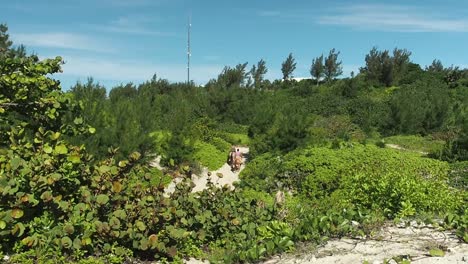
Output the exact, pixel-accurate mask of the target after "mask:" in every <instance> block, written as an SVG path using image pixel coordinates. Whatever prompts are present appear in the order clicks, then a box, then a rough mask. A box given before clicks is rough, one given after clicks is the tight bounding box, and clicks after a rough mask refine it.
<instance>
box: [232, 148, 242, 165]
mask: <svg viewBox="0 0 468 264" xmlns="http://www.w3.org/2000/svg"><path fill="white" fill-rule="evenodd" d="M241 165H242V152H240V150H239V148H237V149H236V152H235V153H234V169H235V170H239V169H240V167H241Z"/></svg>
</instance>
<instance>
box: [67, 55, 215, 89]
mask: <svg viewBox="0 0 468 264" xmlns="http://www.w3.org/2000/svg"><path fill="white" fill-rule="evenodd" d="M63 58H64V60H65V65H64V66H63V72H64V73H63V75H64V76H68V77H75V78H79V79H83V80H85V79H86V78H87V77H89V76H91V77H93V78H94V79H96V80H113V81H117V82H129V81H132V82H143V81H145V80H149V79H151V77H152V76H153V74H156V75H157V76H158V78H163V79H168V80H170V81H173V82H181V81H185V78H186V74H187V73H186V70H187V68H186V65H185V64H167V65H162V64H151V63H148V62H144V61H126V60H114V59H99V58H86V57H74V56H63ZM222 68H223V66H221V65H207V64H204V65H193V66H192V67H191V72H190V73H191V74H190V75H191V78H192V79H193V80H194V81H195V82H196V83H199V84H202V83H205V82H207V81H208V80H210V79H211V78H215V77H216V76H217V75H218V73H220V72H221V70H222Z"/></svg>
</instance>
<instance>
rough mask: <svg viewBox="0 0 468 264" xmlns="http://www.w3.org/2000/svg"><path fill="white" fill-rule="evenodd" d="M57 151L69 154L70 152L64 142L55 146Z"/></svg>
mask: <svg viewBox="0 0 468 264" xmlns="http://www.w3.org/2000/svg"><path fill="white" fill-rule="evenodd" d="M55 153H57V154H67V153H68V149H67V146H65V145H63V144H60V145H57V146H55Z"/></svg>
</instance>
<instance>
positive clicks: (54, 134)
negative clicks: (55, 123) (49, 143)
mask: <svg viewBox="0 0 468 264" xmlns="http://www.w3.org/2000/svg"><path fill="white" fill-rule="evenodd" d="M60 135H61V134H60V132H55V133H52V135H50V139H52V140H57V139H58V138H59V137H60Z"/></svg>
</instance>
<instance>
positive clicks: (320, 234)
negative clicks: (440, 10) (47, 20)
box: [0, 25, 468, 263]
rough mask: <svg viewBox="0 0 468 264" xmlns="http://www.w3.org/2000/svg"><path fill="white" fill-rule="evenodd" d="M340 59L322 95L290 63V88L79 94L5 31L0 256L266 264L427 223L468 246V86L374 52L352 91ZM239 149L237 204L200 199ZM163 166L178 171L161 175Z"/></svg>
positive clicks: (163, 85) (150, 86) (85, 88)
mask: <svg viewBox="0 0 468 264" xmlns="http://www.w3.org/2000/svg"><path fill="white" fill-rule="evenodd" d="M339 54H340V53H339V52H338V51H336V50H335V49H332V50H331V51H330V53H329V55H328V56H327V57H326V58H324V57H323V56H320V57H317V58H316V59H314V60H313V63H312V66H311V74H312V76H313V77H314V78H315V80H303V81H300V82H296V81H294V80H293V79H291V77H292V74H293V71H294V69H295V67H296V63H295V59H294V58H293V56H292V54H290V55H289V56H288V58H287V59H286V60H285V62H284V63H283V65H282V70H283V75H284V76H283V77H284V80H283V81H279V80H277V81H274V82H270V81H269V80H265V79H264V74H265V73H266V72H267V71H268V69H267V68H266V62H265V61H263V60H261V61H260V62H258V63H257V64H256V65H254V66H253V67H252V69H251V70H250V71H247V70H246V69H247V63H244V64H239V65H237V66H235V67H233V68H231V67H226V68H225V69H224V70H223V71H222V72H221V73H220V75H219V76H218V78H217V79H213V80H211V81H210V82H209V83H207V84H206V85H205V86H204V87H198V86H195V85H194V84H177V83H175V84H173V83H169V82H168V81H166V80H163V79H158V78H157V77H156V76H154V77H153V78H152V79H151V80H149V81H147V82H145V83H142V84H139V85H134V84H131V83H129V84H126V85H120V86H117V87H113V88H112V89H110V90H109V91H108V90H107V89H106V88H105V87H103V86H101V85H100V84H98V83H96V82H94V81H93V79H89V80H88V81H87V82H86V83H77V84H76V85H75V86H74V87H72V88H71V89H70V91H68V92H63V91H62V90H61V88H60V85H59V82H58V81H56V80H54V79H53V75H54V74H56V73H58V72H60V71H61V63H62V59H61V58H60V57H57V58H55V59H45V60H42V61H41V60H39V58H38V57H37V56H34V55H32V56H29V55H27V54H26V53H25V50H24V47H12V43H11V41H9V39H8V35H7V34H6V26H3V25H2V26H0V127H1V130H0V253H1V254H8V255H11V256H12V257H11V259H10V262H12V263H35V262H41V263H47V262H48V261H52V262H54V263H55V262H72V261H77V262H81V263H101V262H105V263H121V262H124V261H129V260H131V259H132V258H136V259H139V260H146V259H147V260H153V259H157V260H162V261H165V260H167V261H181V260H182V259H183V258H187V257H197V258H208V259H209V260H210V261H212V262H215V263H237V262H252V261H257V260H259V259H263V258H266V257H268V256H271V255H272V254H275V253H278V252H283V251H289V250H292V249H294V247H295V243H296V242H298V241H308V242H313V243H322V242H325V241H326V240H327V239H328V238H330V237H340V236H344V235H348V236H358V237H363V236H368V235H370V234H371V233H372V230H373V229H374V228H376V227H378V226H379V225H380V224H381V223H382V222H383V221H384V220H386V219H407V218H411V217H419V216H421V215H430V216H431V218H434V217H440V216H441V215H442V216H444V223H443V225H444V226H445V227H446V228H453V229H456V233H457V235H458V236H459V237H460V238H461V239H463V240H464V241H467V240H468V217H467V212H468V209H467V207H466V204H467V202H468V195H467V194H466V186H467V185H466V184H467V182H468V181H467V169H468V166H467V160H468V154H467V153H468V152H467V150H468V145H467V142H468V134H467V133H468V132H467V131H468V114H467V113H468V109H467V107H468V78H467V75H466V71H464V70H460V69H458V68H453V67H450V68H444V67H443V66H442V65H441V63H440V62H438V61H434V63H433V65H431V66H430V67H428V68H426V69H425V70H423V69H421V67H420V66H419V65H417V64H414V63H412V62H411V61H410V59H409V56H410V54H411V53H410V52H408V51H406V50H400V49H395V50H394V51H393V55H392V56H390V54H389V52H388V51H378V50H377V49H375V48H374V49H372V50H371V52H370V54H368V55H367V56H366V59H365V62H366V66H365V67H363V68H362V69H361V72H360V73H359V74H358V75H356V76H354V75H353V76H352V77H351V78H344V79H336V77H338V76H339V75H340V74H341V71H342V69H341V61H338V55H339ZM323 78H324V79H325V80H326V82H325V83H321V82H322V79H323ZM383 137H385V138H384V139H383ZM386 143H393V144H396V145H398V146H399V147H401V148H402V149H404V150H403V151H400V150H394V149H388V148H385V146H386V145H385V144H386ZM232 145H249V146H250V160H249V162H248V164H247V166H246V169H245V170H244V171H243V172H242V173H241V175H240V176H241V181H240V182H239V183H238V184H237V185H236V189H235V190H234V191H232V190H230V189H228V188H221V189H218V188H215V187H214V185H213V184H211V183H210V184H208V187H207V189H205V190H203V191H201V192H197V193H192V188H193V183H192V182H191V180H190V178H191V173H192V172H194V171H199V170H200V166H204V167H207V168H208V169H210V170H215V169H217V168H219V167H221V166H222V165H223V164H224V163H225V161H226V158H227V153H228V151H229V149H230V148H231V146H232ZM376 145H377V146H376ZM421 152H422V153H421ZM426 152H429V153H428V154H426ZM155 155H159V156H161V161H162V164H163V165H164V166H166V168H167V169H165V170H164V171H160V170H158V169H156V168H151V167H149V166H148V161H149V159H152V158H153V157H154V156H155ZM449 162H450V163H449ZM176 176H181V177H182V178H183V180H182V182H181V183H179V184H178V185H176V187H175V189H176V190H175V192H174V193H172V194H169V193H166V192H165V191H164V188H165V187H167V185H168V184H169V183H170V182H171V181H172V180H173V177H176ZM278 193H280V194H281V193H284V194H285V199H284V200H281V199H280V200H278V199H275V194H278ZM1 254H0V255H1Z"/></svg>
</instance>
